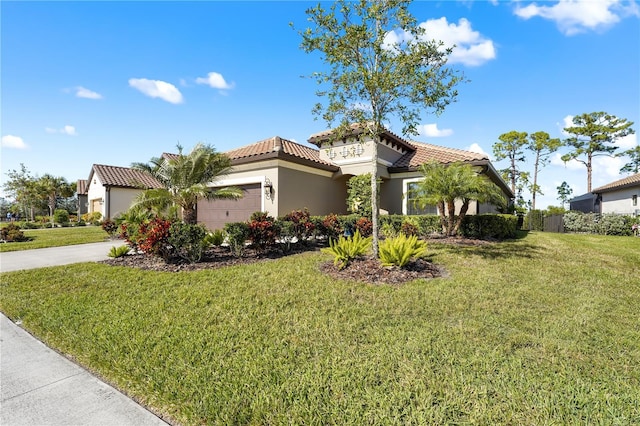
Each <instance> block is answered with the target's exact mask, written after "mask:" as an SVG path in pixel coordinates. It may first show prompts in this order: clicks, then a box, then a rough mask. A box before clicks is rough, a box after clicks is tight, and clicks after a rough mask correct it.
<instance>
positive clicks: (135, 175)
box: [89, 164, 162, 189]
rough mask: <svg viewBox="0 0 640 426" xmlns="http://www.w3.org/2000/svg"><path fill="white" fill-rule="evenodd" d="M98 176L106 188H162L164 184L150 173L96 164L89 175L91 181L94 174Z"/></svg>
mask: <svg viewBox="0 0 640 426" xmlns="http://www.w3.org/2000/svg"><path fill="white" fill-rule="evenodd" d="M94 173H95V174H97V175H98V178H100V182H102V184H103V185H104V186H116V187H120V188H139V187H141V186H142V187H144V188H147V189H148V188H162V184H161V183H160V182H158V181H157V180H156V179H155V178H154V177H153V176H151V175H150V174H149V173H146V172H143V171H140V170H135V169H131V168H128V167H118V166H105V165H103V164H94V165H93V168H92V169H91V174H90V175H89V180H91V179H92V178H93V174H94Z"/></svg>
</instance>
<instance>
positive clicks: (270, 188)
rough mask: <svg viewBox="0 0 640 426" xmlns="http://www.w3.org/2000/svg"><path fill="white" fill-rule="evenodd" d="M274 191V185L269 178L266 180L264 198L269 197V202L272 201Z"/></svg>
mask: <svg viewBox="0 0 640 426" xmlns="http://www.w3.org/2000/svg"><path fill="white" fill-rule="evenodd" d="M273 193H274V189H273V183H271V180H270V179H269V178H265V179H264V196H265V197H267V200H270V199H271V197H273Z"/></svg>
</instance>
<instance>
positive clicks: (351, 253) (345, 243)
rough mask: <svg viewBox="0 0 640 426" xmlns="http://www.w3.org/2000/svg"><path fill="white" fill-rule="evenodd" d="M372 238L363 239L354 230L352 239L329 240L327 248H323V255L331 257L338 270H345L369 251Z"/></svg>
mask: <svg viewBox="0 0 640 426" xmlns="http://www.w3.org/2000/svg"><path fill="white" fill-rule="evenodd" d="M371 241H372V237H363V236H362V235H360V232H359V231H358V230H356V232H355V234H353V236H352V237H340V238H339V239H338V240H335V239H333V238H332V239H331V240H329V247H326V248H323V249H322V250H321V251H322V252H323V253H329V254H331V255H333V264H334V265H336V266H338V268H339V269H344V268H346V267H347V266H348V265H349V263H351V261H353V260H354V259H356V258H358V257H360V256H363V255H364V254H366V253H367V252H368V251H369V250H370V249H371Z"/></svg>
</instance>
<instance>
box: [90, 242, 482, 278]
mask: <svg viewBox="0 0 640 426" xmlns="http://www.w3.org/2000/svg"><path fill="white" fill-rule="evenodd" d="M429 241H431V242H437V243H442V244H453V245H459V246H478V245H486V244H493V242H491V241H485V240H473V239H465V238H459V237H450V238H437V239H430V240H429ZM314 250H320V247H319V246H310V247H306V248H303V249H298V250H293V251H291V252H288V253H282V252H281V251H278V250H272V251H269V252H266V253H257V252H255V251H253V250H247V252H246V253H245V254H244V255H243V256H242V257H235V256H232V255H231V254H230V252H229V250H228V249H226V248H222V247H215V248H213V249H210V250H208V251H207V252H206V253H205V255H204V256H203V258H202V260H201V261H200V262H198V263H193V264H190V263H186V262H176V263H167V262H165V261H164V260H162V259H161V258H160V257H158V256H152V255H146V254H132V255H127V256H124V257H120V258H116V259H108V260H105V261H102V262H101V263H104V264H108V265H113V266H127V267H132V268H138V269H143V270H151V271H161V272H180V271H202V270H211V269H216V268H223V267H227V266H232V265H247V264H251V263H255V262H264V261H269V260H273V259H278V258H281V257H284V256H290V255H291V254H295V253H301V252H304V251H314ZM320 271H321V272H322V273H325V274H328V275H329V276H331V277H333V278H336V279H349V280H354V281H359V282H365V283H371V284H392V285H398V284H403V283H405V282H408V281H413V280H416V279H431V278H437V277H446V276H447V275H448V274H447V271H446V270H445V269H444V268H442V267H441V266H438V265H436V264H434V263H432V262H429V261H428V260H426V259H416V260H414V261H412V262H409V264H407V265H406V266H405V267H404V268H397V267H385V266H382V265H381V264H380V261H379V260H378V259H376V258H374V257H371V256H369V257H363V258H360V259H356V260H354V261H353V262H351V263H350V264H349V265H348V266H347V267H346V268H344V269H339V268H338V267H337V266H335V265H334V264H333V262H332V261H328V262H324V263H322V264H321V265H320Z"/></svg>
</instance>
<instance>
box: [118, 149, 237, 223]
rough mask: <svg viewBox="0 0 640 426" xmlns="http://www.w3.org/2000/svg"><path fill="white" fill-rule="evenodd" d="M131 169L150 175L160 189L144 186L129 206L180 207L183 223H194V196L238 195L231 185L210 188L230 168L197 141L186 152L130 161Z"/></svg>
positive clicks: (225, 158)
mask: <svg viewBox="0 0 640 426" xmlns="http://www.w3.org/2000/svg"><path fill="white" fill-rule="evenodd" d="M131 167H132V168H134V169H137V170H143V171H146V172H148V173H150V174H151V175H153V176H154V177H155V178H156V179H157V180H158V181H159V182H161V183H162V185H163V186H164V188H160V189H148V190H146V191H144V192H142V193H141V194H140V195H139V196H138V197H137V198H136V201H135V203H134V206H133V207H147V208H155V209H158V210H160V211H162V210H164V209H166V208H169V207H171V206H178V207H180V208H181V210H182V220H183V221H184V222H185V223H190V224H195V223H197V204H198V199H207V200H211V199H216V198H239V197H241V196H242V191H241V190H240V189H239V188H235V187H226V188H218V189H216V190H212V189H211V188H210V186H211V185H212V184H215V182H216V181H218V180H219V179H220V178H222V177H223V176H226V175H227V174H228V173H229V172H230V171H231V160H230V159H229V157H227V156H226V155H224V154H222V153H219V152H217V151H216V150H215V149H214V148H213V147H211V146H209V145H203V144H197V145H196V146H195V147H193V149H192V150H191V152H190V153H189V154H183V153H182V147H181V146H180V145H178V154H177V155H173V156H164V157H154V158H152V159H151V161H150V162H149V163H147V164H145V163H133V164H132V165H131Z"/></svg>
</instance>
